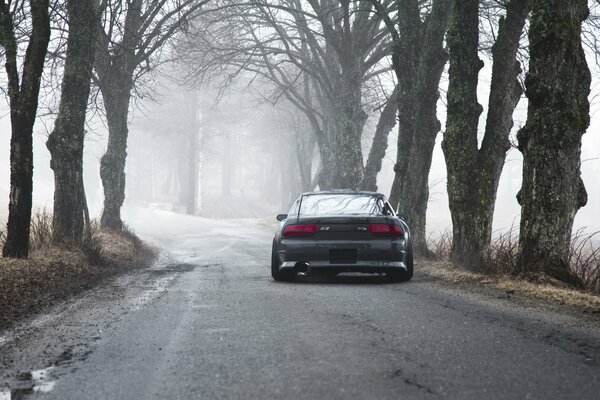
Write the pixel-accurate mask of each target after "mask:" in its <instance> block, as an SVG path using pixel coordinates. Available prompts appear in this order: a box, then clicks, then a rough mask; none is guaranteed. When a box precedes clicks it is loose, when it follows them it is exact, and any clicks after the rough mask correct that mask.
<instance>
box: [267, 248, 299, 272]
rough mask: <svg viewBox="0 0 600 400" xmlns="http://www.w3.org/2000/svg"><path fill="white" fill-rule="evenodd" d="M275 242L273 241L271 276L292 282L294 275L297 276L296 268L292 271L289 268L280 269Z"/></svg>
mask: <svg viewBox="0 0 600 400" xmlns="http://www.w3.org/2000/svg"><path fill="white" fill-rule="evenodd" d="M274 244H275V243H273V250H271V276H272V277H273V279H274V280H276V281H278V282H280V281H284V282H290V281H293V280H294V277H295V276H296V272H295V271H294V270H291V271H287V270H283V271H280V270H279V264H280V263H279V257H277V253H275V246H274Z"/></svg>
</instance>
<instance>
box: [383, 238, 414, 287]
mask: <svg viewBox="0 0 600 400" xmlns="http://www.w3.org/2000/svg"><path fill="white" fill-rule="evenodd" d="M387 277H388V279H389V280H390V281H392V282H408V281H410V280H411V278H412V277H413V248H412V242H410V241H409V242H408V250H407V252H406V271H389V272H388V273H387Z"/></svg>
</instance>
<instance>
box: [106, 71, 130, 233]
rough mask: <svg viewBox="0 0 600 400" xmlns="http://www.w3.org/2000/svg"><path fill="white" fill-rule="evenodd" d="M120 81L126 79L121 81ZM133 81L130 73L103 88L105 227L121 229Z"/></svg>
mask: <svg viewBox="0 0 600 400" xmlns="http://www.w3.org/2000/svg"><path fill="white" fill-rule="evenodd" d="M118 82H123V83H122V84H119V83H118ZM132 86H133V84H132V82H131V78H130V77H129V76H124V77H122V79H115V80H112V79H111V82H109V85H108V86H106V87H105V88H103V89H102V88H101V90H102V97H103V98H104V105H105V107H106V120H107V123H108V145H107V148H106V153H104V155H103V156H102V158H101V159H100V178H101V179H102V186H103V187H104V209H103V211H102V217H101V218H100V224H101V226H102V227H103V228H108V229H113V230H121V229H123V221H122V220H121V207H122V206H123V202H124V201H125V162H126V159H127V136H128V134H129V128H128V126H127V117H128V115H129V100H130V98H131V88H132Z"/></svg>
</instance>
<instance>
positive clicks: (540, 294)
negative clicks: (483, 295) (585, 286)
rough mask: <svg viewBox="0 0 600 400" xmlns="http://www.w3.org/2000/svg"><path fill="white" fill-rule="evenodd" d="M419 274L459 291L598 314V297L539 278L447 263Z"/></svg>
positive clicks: (425, 265)
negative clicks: (475, 270) (459, 289)
mask: <svg viewBox="0 0 600 400" xmlns="http://www.w3.org/2000/svg"><path fill="white" fill-rule="evenodd" d="M418 270H419V271H420V272H421V273H424V274H426V275H429V276H432V277H434V278H437V279H440V280H442V281H444V282H447V283H451V284H452V286H453V287H457V286H458V287H463V288H465V289H468V290H473V289H476V290H480V291H484V292H493V295H498V294H502V295H503V296H506V297H511V296H520V297H521V298H523V297H525V298H529V299H535V300H540V301H542V304H544V305H548V304H549V303H552V304H554V305H557V306H564V305H566V306H572V307H576V308H577V309H579V310H582V311H584V312H586V311H587V312H593V313H597V312H599V311H600V297H599V296H597V295H594V294H592V293H589V292H584V291H580V290H576V289H573V288H572V287H570V286H568V285H566V284H565V283H562V282H560V281H557V280H555V279H553V278H550V277H547V276H541V275H536V276H533V275H530V276H527V277H525V276H515V275H489V274H483V273H478V272H474V271H469V270H466V269H457V268H456V267H455V266H454V265H452V264H451V263H449V262H448V261H437V262H427V263H423V264H422V265H419V266H418Z"/></svg>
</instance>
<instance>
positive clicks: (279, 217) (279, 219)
mask: <svg viewBox="0 0 600 400" xmlns="http://www.w3.org/2000/svg"><path fill="white" fill-rule="evenodd" d="M287 217H288V216H287V214H277V217H276V218H277V221H279V222H281V221H283V220H284V219H286V218H287Z"/></svg>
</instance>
